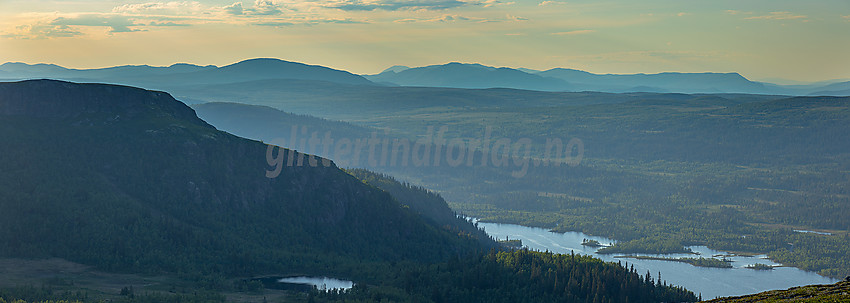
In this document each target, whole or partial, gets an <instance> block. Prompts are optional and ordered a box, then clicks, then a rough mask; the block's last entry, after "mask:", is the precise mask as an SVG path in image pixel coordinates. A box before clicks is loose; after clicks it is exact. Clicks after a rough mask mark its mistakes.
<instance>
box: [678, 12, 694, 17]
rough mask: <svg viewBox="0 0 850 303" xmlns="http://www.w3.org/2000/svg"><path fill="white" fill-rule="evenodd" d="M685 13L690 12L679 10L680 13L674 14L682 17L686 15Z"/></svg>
mask: <svg viewBox="0 0 850 303" xmlns="http://www.w3.org/2000/svg"><path fill="white" fill-rule="evenodd" d="M687 15H691V13H686V12H680V13H678V14H676V16H679V17H684V16H687Z"/></svg>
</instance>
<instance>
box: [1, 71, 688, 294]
mask: <svg viewBox="0 0 850 303" xmlns="http://www.w3.org/2000/svg"><path fill="white" fill-rule="evenodd" d="M0 142H4V144H2V145H0V154H2V155H3V157H2V158H0V168H2V170H0V186H2V188H0V210H2V211H0V257H2V258H21V259H31V260H43V259H46V258H59V259H64V260H68V261H71V262H75V263H78V264H82V265H87V266H93V268H94V269H96V270H100V271H103V272H104V273H121V274H125V275H157V276H165V277H169V279H176V281H178V282H175V283H178V284H179V287H180V288H181V289H183V291H181V293H180V294H167V293H164V291H165V290H164V289H162V288H153V289H145V290H141V289H139V290H136V293H138V294H139V296H138V297H135V296H130V294H132V293H133V290H132V289H122V290H121V292H120V293H118V292H116V293H109V292H108V290H102V289H97V288H94V286H92V285H87V286H80V287H78V286H75V284H74V282H73V280H71V281H70V282H67V283H55V282H51V283H50V284H47V285H45V286H44V287H45V288H43V289H41V290H38V289H35V288H27V287H24V288H14V287H13V288H4V289H2V291H0V295H2V296H5V298H3V299H6V300H15V299H24V300H28V301H41V300H79V301H84V302H97V301H99V300H103V299H108V300H113V299H115V298H116V297H117V298H119V299H120V300H116V301H119V302H151V301H158V300H159V301H161V300H166V301H171V302H197V301H213V302H214V301H222V300H229V299H225V298H230V297H222V296H221V295H219V294H218V293H217V292H225V293H228V296H232V295H233V293H234V292H237V293H239V292H245V291H247V292H252V293H247V294H239V296H248V297H250V296H252V295H253V296H254V297H255V298H256V297H260V298H264V297H263V293H262V291H263V290H262V287H255V286H256V285H255V284H256V283H253V282H251V281H252V280H251V278H252V277H257V276H264V275H292V274H301V275H304V274H306V275H322V276H336V277H341V278H346V279H351V280H353V281H355V282H356V285H357V286H356V287H355V288H354V289H352V290H351V293H350V294H342V295H328V294H312V295H309V294H308V295H307V296H306V297H305V296H303V295H300V294H289V293H287V292H284V295H280V293H277V295H278V296H277V299H278V300H280V301H292V300H295V301H299V300H301V299H305V298H308V297H311V296H315V298H313V299H312V300H316V299H327V300H347V299H348V298H353V299H358V300H365V301H380V299H381V298H389V299H390V300H392V301H401V302H407V301H410V302H444V301H463V300H464V299H465V298H477V299H476V300H479V301H480V302H498V300H501V301H504V302H515V301H516V299H517V298H520V297H522V298H531V299H533V301H535V302H541V301H543V302H545V301H550V302H556V301H562V300H565V299H568V298H579V299H580V300H584V301H587V302H596V301H599V302H612V301H618V300H620V298H626V297H627V298H629V300H631V301H636V302H655V301H659V300H665V301H666V300H670V301H692V300H693V299H694V297H693V294H692V293H690V292H688V291H685V290H683V289H680V288H675V287H669V286H666V285H663V284H661V285H658V284H659V282H655V281H653V280H652V279H651V278H649V277H648V275H647V276H646V277H641V276H639V275H638V273H635V272H634V271H629V270H628V269H626V268H624V267H621V266H619V265H616V264H613V263H603V262H601V261H600V260H598V259H592V258H587V257H577V256H557V255H551V254H543V253H532V252H526V251H515V252H499V251H495V250H493V249H492V248H491V247H492V246H491V245H482V242H483V243H491V242H489V240H482V238H480V232H479V231H477V230H472V231H466V230H469V228H470V226H471V225H469V223H466V222H465V221H463V220H459V219H456V220H455V221H454V223H456V225H454V226H453V225H452V224H449V225H442V224H440V223H438V222H440V221H439V220H443V219H445V218H446V217H445V216H446V215H447V214H448V213H447V212H446V210H447V208H445V204H444V202H443V201H442V200H441V199H438V198H439V197H437V196H435V195H433V194H431V193H428V192H426V191H423V190H421V189H417V188H412V187H409V186H401V187H397V188H395V189H393V188H392V187H393V186H397V185H398V184H397V183H393V181H391V180H390V179H386V178H383V177H380V176H378V175H374V176H372V177H370V176H368V175H366V174H361V175H362V176H365V179H367V182H373V183H376V184H380V185H381V186H385V187H386V188H387V191H388V192H396V193H397V194H399V197H398V198H395V197H393V196H392V195H390V194H389V193H387V191H384V190H380V189H378V188H375V187H373V186H370V185H369V184H367V183H364V182H363V181H361V180H358V179H357V178H355V177H354V176H352V175H350V174H348V173H346V172H344V171H342V170H340V169H338V168H337V167H336V166H335V165H333V163H332V162H328V161H323V159H315V160H316V161H315V162H311V160H310V159H311V158H310V157H308V156H305V155H303V154H298V153H297V152H295V151H292V150H287V149H281V148H277V147H271V146H268V145H266V144H263V143H261V142H257V141H251V140H247V139H243V138H239V137H235V136H233V135H230V134H227V133H224V132H221V131H218V130H216V129H215V128H213V127H211V126H210V125H209V124H207V123H206V122H204V121H202V120H200V119H198V118H197V117H196V116H195V114H194V112H193V111H192V110H191V109H190V108H189V107H187V106H185V105H184V104H182V103H180V102H178V101H176V100H174V99H173V98H172V97H171V96H170V95H168V94H166V93H163V92H155V91H147V90H142V89H137V88H131V87H123V86H115V85H105V84H75V83H68V82H61V81H52V80H36V81H24V82H16V83H0ZM290 155H291V156H292V157H293V159H297V158H301V157H303V158H301V159H304V164H303V165H298V164H294V165H288V166H285V167H282V169H281V171H280V174H279V175H277V176H273V175H272V174H270V173H269V172H270V171H273V170H274V166H270V165H269V163H272V161H271V160H273V159H284V158H287V157H289V156H290ZM295 163H297V162H295ZM310 163H313V164H310ZM379 177H380V178H379ZM388 185H389V186H388ZM405 193H407V194H405ZM408 194H409V195H408ZM399 201H402V202H404V201H407V202H406V203H407V204H402V203H399ZM420 202H423V203H424V204H421V203H420ZM405 205H407V206H405ZM413 205H423V206H426V205H430V206H426V207H424V208H420V207H418V206H417V207H413ZM429 208H430V209H432V210H434V212H429V211H427V209H429ZM420 214H423V215H426V214H427V215H433V218H425V217H422V216H420ZM450 223H451V222H450ZM462 226H465V227H462ZM461 228H463V229H461ZM464 229H465V230H464ZM487 251H490V252H489V253H486V252H487ZM485 273H486V274H485ZM8 274H14V273H7V275H8ZM59 274H60V276H61V273H59ZM49 277H50V276H49V275H47V276H46V278H49ZM4 278H7V279H8V278H10V277H4ZM11 278H13V279H14V278H15V277H11ZM50 279H54V278H50ZM56 279H59V280H60V281H64V280H63V279H65V278H56ZM49 281H52V280H49ZM496 281H498V283H494V282H496ZM603 284H605V285H620V286H621V287H619V288H610V287H605V288H602V285H603ZM49 285H52V286H49ZM252 285H253V286H252ZM9 286H14V285H5V287H9ZM51 287H57V289H56V290H55V291H54V290H52V288H51ZM81 287H86V288H85V289H83V288H81ZM89 287H91V288H89ZM160 287H161V286H160ZM174 287H175V286H174V285H172V286H171V288H172V290H170V291H169V292H176V290H175V289H174ZM187 288H188V289H189V291H186V290H185V289H187ZM166 289H167V288H166ZM192 289H194V291H192ZM201 290H203V292H201ZM143 291H144V292H143ZM206 292H209V294H206ZM257 292H259V293H257ZM89 293H91V296H89ZM287 294H289V295H287ZM327 296H330V297H327ZM531 299H529V300H531ZM494 300H496V301H494ZM472 302H474V301H472Z"/></svg>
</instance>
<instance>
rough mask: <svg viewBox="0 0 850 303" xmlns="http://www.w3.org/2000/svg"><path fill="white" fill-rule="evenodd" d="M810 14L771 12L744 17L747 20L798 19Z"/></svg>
mask: <svg viewBox="0 0 850 303" xmlns="http://www.w3.org/2000/svg"><path fill="white" fill-rule="evenodd" d="M806 18H808V16H806V15H795V14H792V13H790V12H770V14H768V15H762V16H752V17H747V18H744V19H747V20H796V19H806Z"/></svg>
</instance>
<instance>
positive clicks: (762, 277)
mask: <svg viewBox="0 0 850 303" xmlns="http://www.w3.org/2000/svg"><path fill="white" fill-rule="evenodd" d="M478 226H479V227H482V228H484V230H485V231H486V232H487V234H489V235H490V236H492V237H494V238H496V239H499V240H505V237H508V238H510V239H519V240H522V244H523V246H525V247H528V248H529V249H533V250H540V251H546V250H548V251H550V252H554V253H562V254H568V253H570V251H574V252H575V253H577V254H583V255H592V256H594V257H597V258H599V259H602V260H605V261H611V262H618V261H619V262H621V263H623V264H624V265H625V264H629V266H631V265H634V267H635V270H637V272H638V273H640V274H641V275H645V274H646V272H647V271H649V272H650V273H651V274H652V277H653V279H657V278H658V273H659V272H660V273H661V279H663V280H666V281H667V283H668V284H674V285H679V286H684V287H685V288H687V289H689V290H691V291H693V292H694V293H695V294H697V295H699V294H702V298H703V299H713V298H716V297H726V296H738V295H746V294H753V293H757V292H762V291H766V290H774V289H786V288H790V287H794V286H801V285H810V284H832V283H835V282H838V280H834V279H831V278H827V277H823V276H820V275H818V274H816V273H813V272H807V271H804V270H800V269H798V268H794V267H777V268H775V269H773V270H753V269H749V268H745V267H746V266H748V265H753V264H755V263H761V264H766V265H772V266H777V265H780V264H777V263H775V262H772V261H770V260H769V259H767V257H766V256H763V255H762V256H754V257H745V256H731V257H726V259H727V260H731V261H732V262H731V264H732V268H708V267H696V266H693V265H690V264H687V263H681V262H671V261H661V260H638V259H634V258H615V257H614V256H617V254H613V255H601V254H597V253H596V250H597V248H595V247H588V246H584V245H581V243H582V241H583V240H584V239H588V240H596V241H599V243H601V244H605V245H607V244H608V243H612V242H614V240H611V239H607V238H602V237H593V236H588V235H586V234H584V233H580V232H568V233H564V234H560V233H553V232H550V231H548V230H547V229H543V228H534V227H526V226H521V225H515V224H497V223H483V222H479V223H478ZM690 248H691V250H693V252H694V253H698V254H699V255H693V254H669V255H648V256H664V257H674V258H677V257H690V258H699V257H705V258H710V257H712V256H715V255H725V254H726V253H725V252H722V251H716V250H712V249H709V248H707V247H705V246H692V247H690ZM718 258H719V257H718Z"/></svg>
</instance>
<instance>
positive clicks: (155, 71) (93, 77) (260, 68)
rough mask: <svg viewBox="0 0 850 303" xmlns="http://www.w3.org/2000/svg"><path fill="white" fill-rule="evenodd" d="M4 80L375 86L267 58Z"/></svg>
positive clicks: (13, 67) (0, 68)
mask: <svg viewBox="0 0 850 303" xmlns="http://www.w3.org/2000/svg"><path fill="white" fill-rule="evenodd" d="M0 78H5V79H42V78H49V79H58V80H69V81H91V82H105V83H112V84H127V85H138V86H142V87H146V88H171V87H174V86H185V85H195V84H221V83H236V82H246V81H254V80H267V79H290V80H313V81H325V82H332V83H340V84H356V85H374V83H372V82H370V81H369V80H366V79H365V78H363V77H362V76H358V75H355V74H352V73H349V72H346V71H341V70H336V69H331V68H327V67H323V66H317V65H307V64H303V63H297V62H289V61H284V60H279V59H267V58H259V59H250V60H245V61H241V62H238V63H234V64H231V65H227V66H222V67H216V66H213V65H208V66H198V65H192V64H185V63H180V64H174V65H171V66H168V67H153V66H147V65H125V66H116V67H110V68H100V69H68V68H64V67H61V66H58V65H53V64H35V65H29V64H24V63H5V64H3V65H0Z"/></svg>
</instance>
